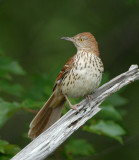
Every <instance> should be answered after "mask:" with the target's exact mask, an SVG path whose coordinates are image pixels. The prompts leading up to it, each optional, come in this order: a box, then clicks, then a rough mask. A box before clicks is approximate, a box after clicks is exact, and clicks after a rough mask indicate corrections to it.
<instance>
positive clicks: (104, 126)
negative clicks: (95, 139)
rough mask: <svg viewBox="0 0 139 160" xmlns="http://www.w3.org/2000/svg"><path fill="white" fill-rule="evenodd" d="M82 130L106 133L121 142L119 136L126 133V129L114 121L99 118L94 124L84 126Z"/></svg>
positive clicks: (99, 133) (100, 133)
mask: <svg viewBox="0 0 139 160" xmlns="http://www.w3.org/2000/svg"><path fill="white" fill-rule="evenodd" d="M84 130H86V131H89V132H92V133H97V134H98V135H106V136H108V137H111V138H114V139H116V140H118V141H119V142H120V143H123V141H122V137H121V136H123V135H125V134H126V131H125V130H124V129H123V128H122V126H120V125H119V124H117V123H115V122H114V121H104V120H99V121H97V122H96V123H94V124H91V125H89V126H85V127H84Z"/></svg>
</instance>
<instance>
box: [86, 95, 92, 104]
mask: <svg viewBox="0 0 139 160" xmlns="http://www.w3.org/2000/svg"><path fill="white" fill-rule="evenodd" d="M85 99H86V100H87V102H88V103H89V106H90V105H91V100H92V95H86V96H85Z"/></svg>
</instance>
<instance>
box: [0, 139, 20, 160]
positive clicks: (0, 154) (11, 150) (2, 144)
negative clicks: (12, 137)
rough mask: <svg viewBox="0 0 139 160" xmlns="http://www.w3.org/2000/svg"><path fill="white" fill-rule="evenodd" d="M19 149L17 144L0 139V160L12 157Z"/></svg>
mask: <svg viewBox="0 0 139 160" xmlns="http://www.w3.org/2000/svg"><path fill="white" fill-rule="evenodd" d="M19 151H20V147H18V146H17V145H13V144H9V143H8V142H7V141H4V140H1V139H0V160H7V158H12V156H14V155H15V154H16V153H17V152H19Z"/></svg>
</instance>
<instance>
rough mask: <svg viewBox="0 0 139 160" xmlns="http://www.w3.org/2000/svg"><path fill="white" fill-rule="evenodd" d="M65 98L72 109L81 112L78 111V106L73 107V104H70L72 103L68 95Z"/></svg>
mask: <svg viewBox="0 0 139 160" xmlns="http://www.w3.org/2000/svg"><path fill="white" fill-rule="evenodd" d="M65 98H66V100H67V102H68V104H69V106H70V108H71V109H74V110H76V111H77V112H79V110H78V108H77V106H78V104H74V105H72V104H71V103H70V101H69V99H68V97H67V95H65Z"/></svg>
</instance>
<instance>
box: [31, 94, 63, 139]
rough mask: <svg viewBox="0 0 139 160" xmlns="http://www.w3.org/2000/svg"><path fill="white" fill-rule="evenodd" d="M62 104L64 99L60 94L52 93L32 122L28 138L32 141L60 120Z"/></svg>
mask: <svg viewBox="0 0 139 160" xmlns="http://www.w3.org/2000/svg"><path fill="white" fill-rule="evenodd" d="M64 103H65V97H64V96H63V95H62V94H60V95H57V94H56V91H54V92H53V94H52V95H51V97H50V98H49V99H48V101H47V102H46V103H45V104H44V106H43V107H42V108H41V110H40V111H39V112H38V114H37V115H36V116H35V118H34V119H33V120H32V122H31V124H30V130H29V133H28V136H29V137H30V138H31V139H34V138H36V137H37V136H39V135H40V134H41V133H42V132H43V131H44V130H46V129H47V128H49V127H50V126H51V125H52V124H53V123H54V122H56V121H57V120H58V119H59V118H60V115H61V112H62V108H63V106H64Z"/></svg>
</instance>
